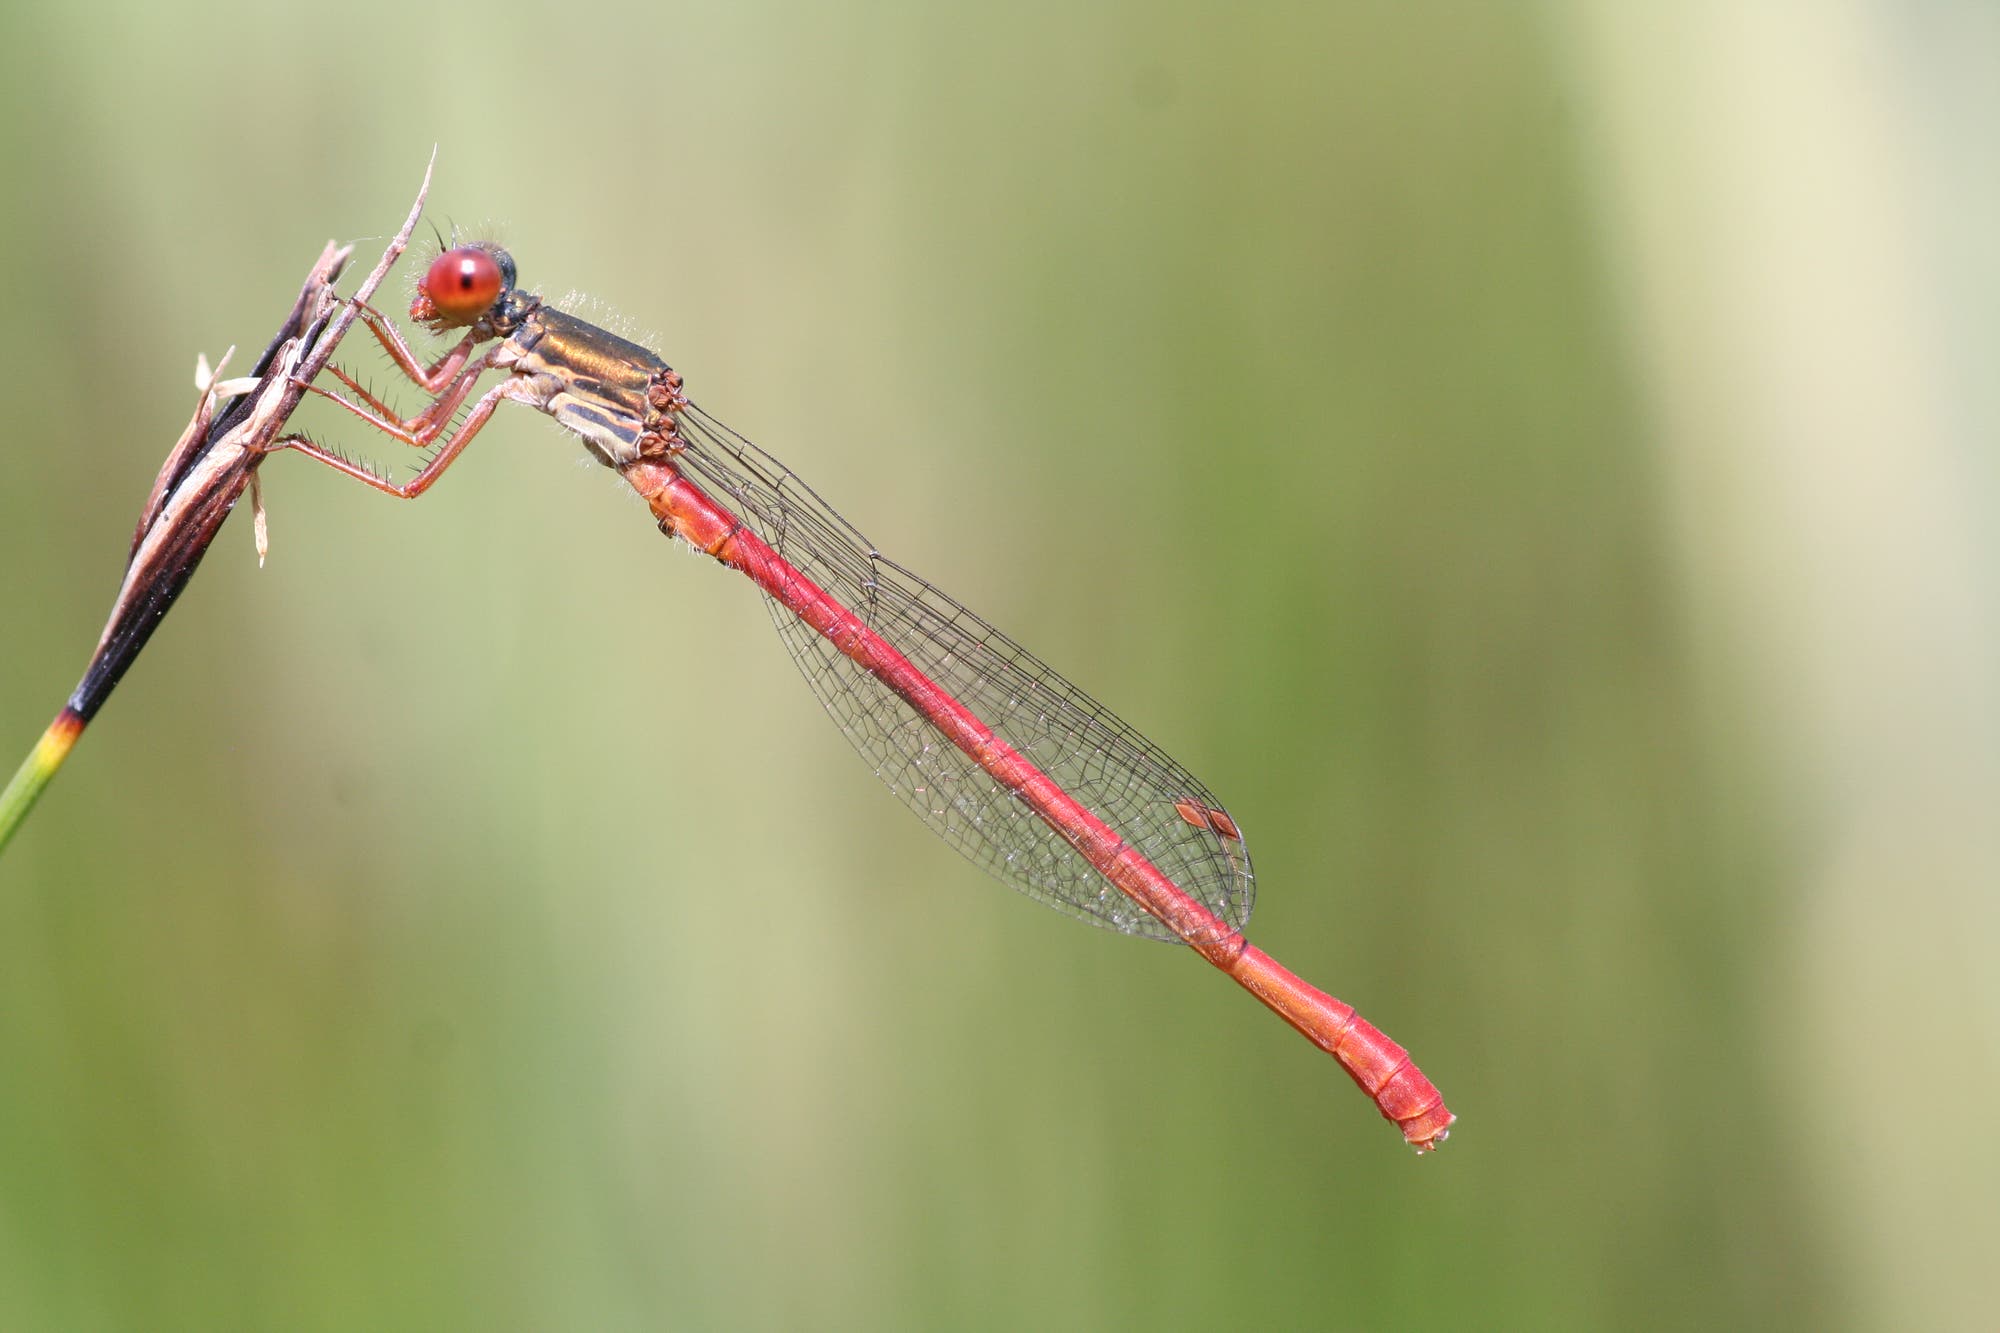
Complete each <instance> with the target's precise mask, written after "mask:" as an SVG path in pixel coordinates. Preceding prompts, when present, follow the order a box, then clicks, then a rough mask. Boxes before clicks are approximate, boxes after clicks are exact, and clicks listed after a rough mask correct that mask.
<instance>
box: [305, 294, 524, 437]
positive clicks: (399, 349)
mask: <svg viewBox="0 0 2000 1333" xmlns="http://www.w3.org/2000/svg"><path fill="white" fill-rule="evenodd" d="M351 304H352V305H353V306H354V312H355V314H356V315H358V316H359V317H360V319H361V322H362V323H363V324H366V325H367V326H368V331H369V332H370V333H372V334H374V335H375V341H376V342H378V343H381V344H382V350H384V351H386V352H387V353H388V354H389V359H390V360H391V361H393V362H395V363H396V369H398V370H400V371H402V372H403V373H404V374H405V375H408V376H409V377H410V379H411V380H412V381H413V382H415V383H416V384H417V385H418V386H419V387H421V388H422V389H423V391H424V392H425V393H428V394H437V393H439V392H441V391H442V390H443V389H444V386H445V385H446V384H447V383H449V382H450V380H451V378H452V376H454V375H456V374H457V373H458V371H459V367H461V366H463V365H464V364H465V359H466V358H467V357H469V356H471V355H472V349H473V348H474V347H477V346H478V345H479V344H480V343H481V342H483V341H485V340H486V339H488V338H490V337H492V336H493V335H492V334H491V333H482V332H480V331H479V330H478V329H476V328H475V329H473V330H471V331H470V332H468V333H467V334H466V335H465V336H464V337H463V338H460V339H459V340H458V345H457V346H455V347H453V348H452V349H451V350H450V351H449V352H446V353H445V354H444V355H443V356H441V357H439V358H438V359H437V361H436V363H435V364H433V365H432V366H430V367H429V368H428V369H426V368H425V367H424V363H423V361H422V360H421V359H420V358H419V357H418V356H417V354H416V353H415V352H414V351H412V350H411V349H410V345H409V344H408V343H407V342H405V341H403V335H402V334H401V333H400V332H399V331H398V330H397V328H396V326H395V325H394V324H391V323H390V322H389V320H388V317H387V316H385V315H384V314H383V313H382V312H381V311H379V310H377V309H375V307H373V306H371V305H368V304H366V303H365V302H362V301H354V302H352V303H351ZM341 378H343V379H345V378H346V377H345V376H342V377H341ZM389 415H393V413H391V414H389Z"/></svg>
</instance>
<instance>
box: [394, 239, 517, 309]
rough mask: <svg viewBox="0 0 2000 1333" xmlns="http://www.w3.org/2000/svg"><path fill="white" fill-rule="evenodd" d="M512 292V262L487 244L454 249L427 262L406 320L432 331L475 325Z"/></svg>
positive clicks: (496, 247) (503, 251) (512, 260)
mask: <svg viewBox="0 0 2000 1333" xmlns="http://www.w3.org/2000/svg"><path fill="white" fill-rule="evenodd" d="M513 288H514V258H513V256H512V255H509V254H508V253H507V252H506V251H505V250H502V249H501V248H500V247H499V246H497V245H494V244H493V243H492V242H491V241H475V242H473V243H471V244H469V245H460V246H455V247H453V248H452V249H450V250H447V251H445V252H444V253H443V254H441V255H439V256H438V257H437V258H436V259H435V260H433V261H432V262H431V266H430V269H429V270H428V271H427V272H426V273H425V274H424V276H423V280H422V281H421V282H419V283H418V284H417V297H416V299H415V300H414V301H412V302H410V318H411V319H414V320H417V321H418V322H420V323H423V324H428V325H430V326H431V327H432V328H463V327H465V326H466V325H469V324H477V323H478V322H479V321H480V320H481V319H483V318H484V317H485V316H486V314H487V312H489V311H491V310H492V309H493V307H494V306H495V305H496V304H497V303H498V302H499V301H500V300H501V298H502V297H504V296H505V295H506V294H507V293H508V292H510V291H512V290H513Z"/></svg>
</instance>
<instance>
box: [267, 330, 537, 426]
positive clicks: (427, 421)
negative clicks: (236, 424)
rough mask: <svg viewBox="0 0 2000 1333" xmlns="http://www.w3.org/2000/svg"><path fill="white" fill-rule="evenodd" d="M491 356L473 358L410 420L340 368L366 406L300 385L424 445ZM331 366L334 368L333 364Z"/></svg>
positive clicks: (448, 417) (448, 422)
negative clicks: (473, 359) (401, 415)
mask: <svg viewBox="0 0 2000 1333" xmlns="http://www.w3.org/2000/svg"><path fill="white" fill-rule="evenodd" d="M496 350H497V349H496ZM492 358H493V353H491V352H489V353H487V354H486V355H485V356H482V357H480V358H479V359H478V360H477V361H474V362H473V363H472V364H471V365H469V366H466V367H465V368H464V369H462V370H460V371H459V372H458V376H457V378H456V379H454V380H453V381H452V383H451V385H450V386H449V387H448V388H446V389H445V391H444V392H443V393H442V394H440V395H438V397H437V398H436V399H435V400H434V401H433V402H432V403H431V404H430V405H429V406H428V407H426V408H425V409H424V410H423V411H421V412H419V413H417V414H416V415H415V416H413V417H410V418H409V419H408V420H404V419H403V418H400V417H398V416H397V415H396V413H395V410H394V409H393V408H391V407H389V406H388V405H387V404H385V403H383V402H382V401H381V400H380V399H378V398H376V397H375V396H374V395H373V394H371V393H369V392H367V391H366V390H365V389H361V388H360V387H359V386H358V385H356V384H355V383H354V381H353V379H351V378H350V377H349V376H347V375H346V374H344V373H341V372H339V371H335V374H336V375H337V376H338V378H339V379H340V382H341V383H343V384H345V385H347V386H348V387H349V388H352V389H355V390H357V392H359V393H360V396H361V397H362V398H363V399H364V400H366V402H367V404H368V405H367V406H366V407H364V406H362V405H361V404H359V403H353V402H349V401H348V400H347V399H345V398H343V397H341V396H340V395H339V394H337V393H335V392H333V391H332V390H331V389H322V388H320V387H319V386H318V385H317V384H304V385H301V386H300V387H301V388H303V389H305V390H306V391H307V392H309V393H316V394H318V395H319V396H320V397H322V398H326V399H329V400H331V401H333V402H335V403H338V404H340V406H342V407H344V408H346V409H347V410H348V411H349V412H352V413H353V414H354V415H355V416H357V417H360V418H361V419H362V420H363V421H365V422H367V423H368V424H369V425H371V426H373V427H374V428H375V429H376V430H379V431H381V432H382V433H383V434H384V435H392V436H394V437H395V438H397V439H399V440H401V441H402V442H403V443H404V444H409V445H415V446H417V447H418V448H422V447H424V446H426V445H429V444H432V443H434V442H435V441H436V440H437V437H438V436H440V435H442V434H443V433H444V432H445V431H446V430H447V429H448V428H449V427H450V425H451V416H452V413H454V412H456V411H458V409H459V407H460V406H461V405H462V404H463V403H464V402H465V400H466V398H467V396H469V395H470V394H471V393H472V387H473V385H474V384H476V383H477V382H478V380H479V377H480V376H481V375H482V374H484V373H485V372H486V370H487V368H488V365H489V363H490V362H491V361H492ZM329 368H330V369H331V367H329ZM508 383H512V381H511V380H510V381H508ZM500 387H505V386H504V385H503V386H500ZM496 393H498V389H497V388H496V389H493V390H489V391H488V392H487V395H486V397H487V398H492V397H494V395H495V394H496ZM484 401H486V400H485V399H481V402H484ZM370 409H373V410H370ZM491 410H492V409H490V408H489V409H488V411H491Z"/></svg>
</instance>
